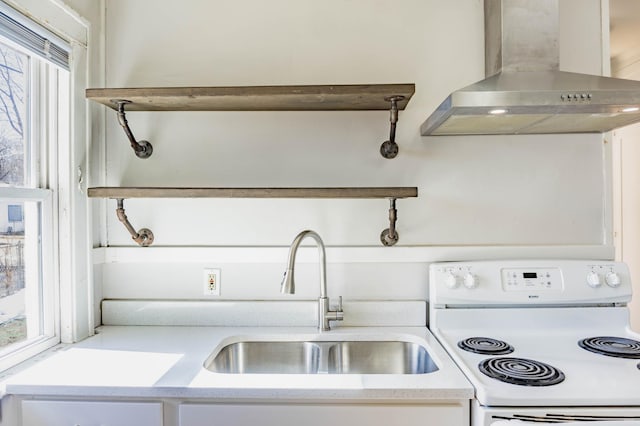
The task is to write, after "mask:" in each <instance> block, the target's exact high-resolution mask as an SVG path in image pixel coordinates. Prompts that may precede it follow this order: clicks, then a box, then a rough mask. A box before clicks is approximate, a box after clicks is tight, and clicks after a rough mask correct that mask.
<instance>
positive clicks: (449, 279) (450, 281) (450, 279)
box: [444, 272, 459, 288]
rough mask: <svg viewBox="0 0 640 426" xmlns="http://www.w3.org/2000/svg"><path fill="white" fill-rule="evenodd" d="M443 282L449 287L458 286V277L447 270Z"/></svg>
mask: <svg viewBox="0 0 640 426" xmlns="http://www.w3.org/2000/svg"><path fill="white" fill-rule="evenodd" d="M444 284H445V285H446V286H447V287H449V288H457V287H458V284H459V282H458V277H456V276H455V275H454V274H453V273H451V272H449V273H448V274H447V276H446V278H445V279H444Z"/></svg>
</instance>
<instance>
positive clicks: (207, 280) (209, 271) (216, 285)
mask: <svg viewBox="0 0 640 426" xmlns="http://www.w3.org/2000/svg"><path fill="white" fill-rule="evenodd" d="M220 272H221V270H220V268H204V274H203V277H202V286H203V287H202V291H203V294H204V295H205V296H220V284H221V282H220Z"/></svg>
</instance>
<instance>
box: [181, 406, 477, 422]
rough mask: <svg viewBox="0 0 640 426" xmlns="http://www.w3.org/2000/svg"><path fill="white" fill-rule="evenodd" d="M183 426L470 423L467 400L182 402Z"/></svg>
mask: <svg viewBox="0 0 640 426" xmlns="http://www.w3.org/2000/svg"><path fill="white" fill-rule="evenodd" d="M179 419H180V421H179V425H180V426H210V425H212V424H223V425H225V426H246V425H258V424H259V425H261V426H299V425H305V426H327V425H331V426H353V425H354V424H361V425H368V426H377V425H380V426H383V425H384V426H388V425H394V424H402V425H403V426H425V425H426V424H428V425H429V426H440V425H441V426H450V425H466V424H469V407H468V401H461V402H460V403H450V404H437V405H400V404H375V405H373V404H371V405H350V404H295V405H284V404H181V405H180V407H179Z"/></svg>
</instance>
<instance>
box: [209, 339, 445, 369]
mask: <svg viewBox="0 0 640 426" xmlns="http://www.w3.org/2000/svg"><path fill="white" fill-rule="evenodd" d="M204 367H205V368H206V369H208V370H209V371H212V372H214V373H226V374H427V373H432V372H434V371H437V370H438V367H437V365H436V364H435V362H434V361H433V359H432V358H431V356H430V355H429V352H428V351H427V349H426V348H425V347H424V346H422V345H420V344H418V343H414V342H407V341H401V340H367V341H361V340H341V341H312V340H286V341H278V340H268V341H252V340H242V341H238V342H234V343H229V344H227V345H225V346H223V347H221V348H220V349H219V350H216V351H214V352H213V353H212V354H211V355H210V356H209V358H207V360H206V361H205V363H204Z"/></svg>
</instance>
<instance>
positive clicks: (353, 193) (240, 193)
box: [88, 187, 418, 199]
mask: <svg viewBox="0 0 640 426" xmlns="http://www.w3.org/2000/svg"><path fill="white" fill-rule="evenodd" d="M88 195H89V197H90V198H114V199H118V198H122V199H128V198H410V197H417V196H418V188H417V187H370V188H353V187H345V188H173V187H172V188H169V187H95V188H89V190H88Z"/></svg>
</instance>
